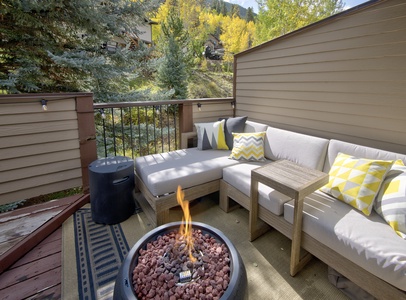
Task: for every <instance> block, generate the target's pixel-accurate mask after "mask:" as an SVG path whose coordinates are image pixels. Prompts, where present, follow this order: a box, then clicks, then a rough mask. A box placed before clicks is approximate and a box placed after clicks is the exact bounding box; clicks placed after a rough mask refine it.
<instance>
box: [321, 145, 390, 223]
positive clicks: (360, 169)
mask: <svg viewBox="0 0 406 300" xmlns="http://www.w3.org/2000/svg"><path fill="white" fill-rule="evenodd" d="M392 165H393V160H372V159H365V158H357V157H354V156H350V155H347V154H343V153H339V154H338V155H337V157H336V159H335V160H334V163H333V165H332V167H331V169H330V172H329V176H330V181H329V183H327V184H326V185H325V186H323V187H322V188H320V190H321V191H322V192H325V193H327V194H330V195H332V196H333V197H335V198H337V199H339V200H341V201H343V202H345V203H347V204H349V205H351V206H352V207H354V208H356V209H358V210H360V211H362V212H363V213H364V214H365V215H367V216H369V215H370V214H371V210H372V207H373V204H374V200H375V197H376V195H377V193H378V191H379V188H380V187H381V184H382V181H383V180H384V178H385V175H386V173H387V172H388V171H389V169H390V168H391V166H392Z"/></svg>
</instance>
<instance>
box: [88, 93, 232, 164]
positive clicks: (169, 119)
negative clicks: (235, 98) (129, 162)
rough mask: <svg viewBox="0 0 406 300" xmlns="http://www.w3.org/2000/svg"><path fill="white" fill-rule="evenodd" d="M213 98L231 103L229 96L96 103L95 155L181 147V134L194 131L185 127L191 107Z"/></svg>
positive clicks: (137, 153) (190, 118) (129, 154)
mask: <svg viewBox="0 0 406 300" xmlns="http://www.w3.org/2000/svg"><path fill="white" fill-rule="evenodd" d="M213 101H214V102H215V103H230V98H224V99H193V100H168V101H149V102H115V103H96V104H94V105H93V108H94V111H95V127H96V142H97V155H98V157H99V158H101V157H109V156H119V155H120V156H127V157H131V158H132V159H134V158H136V157H139V156H144V155H148V154H155V153H163V152H167V151H173V150H177V149H180V145H181V134H182V133H183V132H187V131H193V125H191V126H192V127H190V126H189V128H185V123H188V124H193V109H192V108H191V107H192V106H193V105H194V104H197V103H199V104H200V103H205V102H206V103H208V102H210V103H213ZM186 107H189V109H188V110H187V109H186V110H185V108H186ZM186 127H187V126H186Z"/></svg>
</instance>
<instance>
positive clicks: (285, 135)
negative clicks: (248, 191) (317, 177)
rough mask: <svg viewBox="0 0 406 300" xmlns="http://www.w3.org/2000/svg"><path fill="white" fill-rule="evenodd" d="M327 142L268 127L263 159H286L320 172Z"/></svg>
mask: <svg viewBox="0 0 406 300" xmlns="http://www.w3.org/2000/svg"><path fill="white" fill-rule="evenodd" d="M328 144H329V140H327V139H323V138H319V137H315V136H311V135H306V134H301V133H297V132H293V131H288V130H283V129H279V128H274V127H268V128H267V130H266V138H265V157H266V158H268V159H271V160H278V159H287V160H290V161H293V162H295V163H297V164H299V165H301V166H305V167H309V168H312V169H316V170H322V168H323V164H324V160H325V158H326V153H327V147H328Z"/></svg>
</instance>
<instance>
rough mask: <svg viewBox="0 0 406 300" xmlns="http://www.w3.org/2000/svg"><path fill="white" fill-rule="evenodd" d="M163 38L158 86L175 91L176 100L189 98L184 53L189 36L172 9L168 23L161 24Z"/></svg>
mask: <svg viewBox="0 0 406 300" xmlns="http://www.w3.org/2000/svg"><path fill="white" fill-rule="evenodd" d="M161 29H162V36H161V38H160V40H159V43H160V45H161V47H162V54H163V57H162V58H161V63H160V65H159V68H158V73H157V80H158V85H159V86H160V87H161V88H164V89H173V90H174V94H173V96H172V97H173V98H174V99H185V98H187V59H186V57H185V55H184V53H183V50H184V49H186V46H187V43H188V34H187V32H186V31H185V29H184V26H183V22H182V20H181V18H180V17H179V12H178V11H177V10H176V8H175V7H171V9H170V11H169V14H168V17H167V20H166V22H163V23H162V24H161Z"/></svg>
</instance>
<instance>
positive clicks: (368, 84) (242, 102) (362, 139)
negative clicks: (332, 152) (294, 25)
mask: <svg viewBox="0 0 406 300" xmlns="http://www.w3.org/2000/svg"><path fill="white" fill-rule="evenodd" d="M234 71H235V76H234V81H235V86H234V88H235V91H234V93H235V97H236V101H237V107H236V108H237V110H236V115H240V116H242V115H247V116H248V117H249V120H254V121H255V120H256V121H259V122H264V123H267V124H269V125H271V126H274V127H279V128H283V129H288V130H293V131H297V132H302V133H306V134H312V135H316V136H320V137H325V138H329V139H332V138H334V139H340V140H345V141H348V142H353V143H358V144H363V145H366V146H371V147H375V148H382V149H386V150H389V151H395V152H400V153H406V1H404V0H388V1H370V2H368V3H366V4H364V5H361V6H358V7H356V8H354V9H351V10H349V11H345V12H343V13H341V14H338V15H336V16H333V17H330V18H329V19H326V20H324V21H321V22H319V23H316V24H313V25H310V26H308V27H305V28H303V29H301V30H298V31H296V32H293V33H291V34H288V35H285V36H283V37H280V38H278V39H275V40H273V41H270V42H267V43H265V44H262V45H260V46H258V47H255V48H252V49H250V50H247V51H245V52H242V53H239V54H237V55H236V56H235V70H234Z"/></svg>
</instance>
